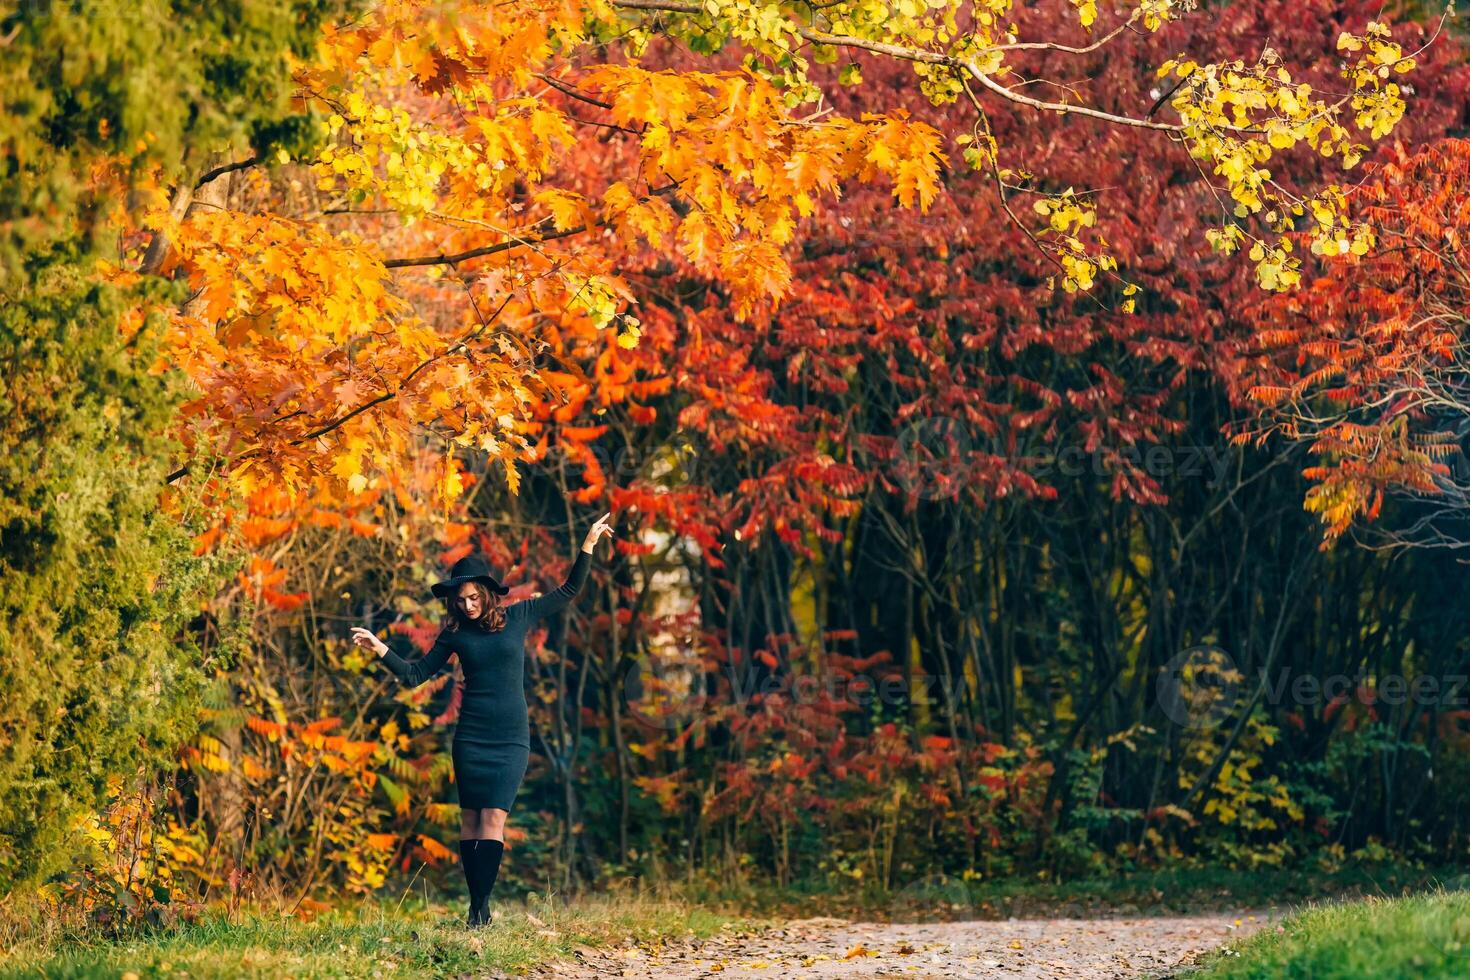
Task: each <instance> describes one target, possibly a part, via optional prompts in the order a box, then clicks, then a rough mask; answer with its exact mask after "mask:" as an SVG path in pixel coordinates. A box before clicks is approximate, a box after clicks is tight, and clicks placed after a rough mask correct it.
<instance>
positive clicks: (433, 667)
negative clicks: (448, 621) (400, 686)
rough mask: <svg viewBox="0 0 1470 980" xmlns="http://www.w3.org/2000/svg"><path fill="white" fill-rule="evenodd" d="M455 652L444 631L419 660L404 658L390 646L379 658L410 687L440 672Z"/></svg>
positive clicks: (416, 685)
mask: <svg viewBox="0 0 1470 980" xmlns="http://www.w3.org/2000/svg"><path fill="white" fill-rule="evenodd" d="M453 652H454V650H453V648H452V647H451V645H450V641H449V634H448V633H447V632H442V633H440V634H439V638H438V639H436V640H435V641H434V645H433V646H432V647H430V648H429V652H428V653H426V654H424V655H423V656H422V657H420V658H419V659H418V660H414V661H411V662H410V661H408V660H404V659H403V658H402V657H400V656H399V655H398V654H396V653H394V652H393V649H392V648H391V647H389V649H388V652H387V653H385V654H383V655H382V656H381V657H379V658H378V659H379V660H381V661H382V662H383V665H384V666H385V667H387V668H388V669H389V670H391V671H393V673H394V674H396V675H398V679H399V680H400V681H402V682H403V683H404V684H407V685H408V686H409V687H418V686H419V685H420V684H422V683H423V682H424V681H426V680H428V679H429V678H430V677H433V676H434V675H435V674H437V673H439V671H440V670H441V669H442V668H443V667H444V664H445V662H446V661H448V660H449V655H450V654H451V653H453Z"/></svg>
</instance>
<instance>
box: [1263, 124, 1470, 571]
mask: <svg viewBox="0 0 1470 980" xmlns="http://www.w3.org/2000/svg"><path fill="white" fill-rule="evenodd" d="M1347 200H1348V205H1349V207H1351V208H1353V209H1354V211H1355V213H1357V214H1358V215H1360V216H1361V218H1362V220H1365V221H1370V222H1372V223H1373V224H1374V225H1375V226H1376V227H1378V228H1379V229H1380V232H1379V236H1380V240H1381V241H1383V242H1384V243H1385V244H1387V245H1388V247H1385V248H1382V249H1379V250H1375V251H1374V252H1371V253H1368V254H1366V255H1361V256H1360V255H1353V254H1349V255H1343V256H1339V257H1337V258H1333V259H1327V260H1324V261H1323V262H1322V264H1321V267H1320V270H1319V273H1318V274H1317V275H1315V276H1314V277H1313V278H1312V280H1311V282H1310V283H1309V284H1308V285H1307V286H1306V287H1305V288H1303V289H1302V290H1300V291H1298V292H1296V293H1294V294H1291V295H1289V296H1285V297H1282V298H1281V299H1280V300H1278V301H1276V302H1274V303H1271V304H1269V305H1267V306H1265V307H1264V308H1263V309H1262V310H1261V311H1260V314H1259V316H1258V318H1257V324H1258V326H1259V328H1260V331H1261V334H1260V341H1261V342H1260V345H1259V348H1258V353H1257V357H1256V359H1255V360H1254V361H1253V362H1252V367H1253V368H1254V370H1253V371H1251V372H1250V374H1249V375H1248V379H1249V381H1250V382H1251V389H1250V393H1251V395H1252V396H1253V397H1254V398H1256V399H1257V400H1258V401H1260V402H1261V403H1262V404H1264V405H1265V406H1266V408H1267V415H1266V418H1265V420H1264V424H1263V425H1257V426H1254V427H1252V429H1253V431H1252V429H1246V428H1244V427H1243V430H1242V431H1243V435H1251V434H1254V435H1256V436H1257V437H1258V438H1264V437H1266V436H1268V435H1270V434H1272V433H1279V434H1281V435H1284V436H1287V437H1289V438H1291V439H1296V440H1303V441H1306V442H1308V443H1309V444H1310V447H1311V451H1312V453H1313V454H1314V455H1315V456H1316V460H1317V461H1316V463H1315V464H1314V465H1313V466H1311V467H1310V468H1309V469H1308V470H1307V475H1308V476H1309V477H1311V478H1312V480H1313V481H1314V486H1313V487H1312V490H1311V492H1310V493H1309V494H1308V495H1307V508H1308V509H1309V510H1311V511H1312V512H1313V513H1315V514H1317V515H1318V516H1319V517H1320V518H1321V521H1322V524H1323V525H1324V529H1325V531H1326V540H1325V542H1324V544H1330V543H1331V542H1332V541H1333V540H1335V539H1336V538H1338V537H1339V536H1341V535H1343V534H1344V533H1347V532H1349V531H1350V530H1352V529H1353V528H1354V527H1355V526H1357V527H1359V528H1362V527H1363V526H1364V525H1365V524H1369V523H1371V522H1373V521H1374V520H1375V519H1376V518H1378V517H1379V516H1380V515H1381V513H1382V511H1383V508H1384V504H1385V500H1386V499H1388V498H1390V497H1398V498H1400V507H1399V509H1398V512H1397V514H1396V515H1395V521H1393V522H1390V524H1391V526H1389V527H1387V528H1385V529H1384V530H1385V531H1386V532H1387V536H1386V538H1385V537H1383V536H1379V535H1375V539H1376V540H1377V541H1378V542H1379V543H1381V544H1388V545H1414V544H1418V545H1442V546H1449V547H1453V548H1461V547H1464V546H1465V545H1466V544H1467V542H1470V536H1467V532H1466V525H1465V507H1466V504H1467V502H1470V496H1467V494H1470V482H1467V479H1466V474H1465V467H1464V457H1463V453H1464V450H1465V441H1464V436H1465V433H1466V431H1467V417H1470V387H1467V385H1470V378H1467V376H1466V373H1465V353H1466V348H1465V344H1466V326H1467V316H1470V278H1467V275H1466V270H1465V266H1464V260H1463V251H1464V248H1465V241H1466V236H1467V235H1470V209H1467V204H1466V202H1467V200H1470V144H1467V142H1466V141H1465V140H1464V139H1445V140H1441V141H1437V142H1433V143H1429V144H1427V145H1424V146H1422V147H1417V148H1410V147H1400V148H1399V149H1398V150H1397V151H1396V152H1395V153H1394V154H1393V156H1392V157H1391V158H1389V159H1388V160H1386V161H1384V162H1383V164H1382V165H1381V166H1378V167H1375V168H1374V170H1373V172H1372V174H1371V176H1370V177H1369V179H1368V180H1366V181H1365V182H1364V183H1362V184H1360V185H1358V186H1357V187H1354V188H1353V189H1352V191H1351V192H1350V194H1349V195H1348V198H1347Z"/></svg>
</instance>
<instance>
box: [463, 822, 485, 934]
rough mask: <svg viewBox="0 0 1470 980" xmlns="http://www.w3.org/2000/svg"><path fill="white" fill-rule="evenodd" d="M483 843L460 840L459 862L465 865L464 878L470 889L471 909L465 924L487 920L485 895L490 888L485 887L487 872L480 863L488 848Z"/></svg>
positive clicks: (474, 923)
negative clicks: (481, 845)
mask: <svg viewBox="0 0 1470 980" xmlns="http://www.w3.org/2000/svg"><path fill="white" fill-rule="evenodd" d="M481 843H483V842H482V841H478V840H460V842H459V863H460V864H461V865H463V866H464V880H465V884H467V885H468V886H469V890H470V910H469V914H468V915H466V916H465V924H466V925H471V926H477V925H482V924H483V923H484V922H485V921H486V918H485V895H486V894H487V892H488V889H487V888H486V887H485V873H484V871H483V870H482V868H481V865H480V861H481V859H483V858H484V856H485V850H486V848H483V847H480V846H479V845H480V844H481Z"/></svg>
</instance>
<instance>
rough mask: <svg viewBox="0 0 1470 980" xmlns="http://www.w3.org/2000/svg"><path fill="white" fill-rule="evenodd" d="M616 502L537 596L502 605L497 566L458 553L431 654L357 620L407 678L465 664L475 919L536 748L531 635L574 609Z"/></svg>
mask: <svg viewBox="0 0 1470 980" xmlns="http://www.w3.org/2000/svg"><path fill="white" fill-rule="evenodd" d="M610 515H611V512H609V513H607V514H603V515H602V516H601V517H599V518H598V519H597V523H595V524H593V525H592V527H591V528H590V529H589V530H588V531H587V537H586V539H585V540H584V541H583V542H582V550H581V551H580V552H578V554H577V560H576V561H575V562H574V563H573V564H572V570H571V573H570V574H569V575H568V576H567V580H566V582H564V583H563V584H562V585H561V586H559V587H558V588H556V589H555V590H553V591H551V592H548V593H546V594H545V595H543V596H540V597H539V598H536V599H528V600H526V601H524V602H516V603H512V604H510V605H505V606H503V605H501V602H500V597H501V596H503V595H505V594H506V593H507V592H509V591H510V588H509V587H507V586H504V585H501V584H500V582H499V581H497V580H496V578H495V576H494V575H492V574H491V573H490V566H489V565H488V564H487V563H486V561H485V559H484V557H482V556H480V555H467V556H465V557H464V558H461V559H460V560H459V561H457V562H455V563H454V567H453V568H452V569H450V577H449V578H448V579H446V580H444V581H443V582H438V583H435V584H434V586H433V588H432V591H433V593H434V595H436V596H438V597H439V598H441V599H444V600H445V603H446V605H447V606H448V607H449V614H450V615H449V619H448V622H447V624H446V625H445V627H444V630H443V632H441V633H440V634H439V637H438V639H436V640H435V641H434V646H433V647H432V648H431V649H430V650H429V652H428V655H426V656H425V657H423V658H422V659H421V660H415V661H414V662H413V663H409V662H407V661H405V660H403V659H402V658H400V657H399V656H398V655H397V654H396V653H394V652H393V651H392V650H390V649H388V645H387V644H386V643H384V642H383V641H382V640H380V639H378V638H377V637H376V636H375V635H374V634H373V633H372V631H371V630H368V629H365V628H363V627H361V626H354V627H353V628H352V642H353V643H356V644H357V645H358V646H361V647H368V648H370V649H371V650H373V651H374V652H375V653H376V654H377V655H378V658H379V659H380V660H381V661H382V662H383V663H384V664H385V665H387V667H388V669H389V670H391V671H393V673H394V674H396V675H398V679H399V680H401V681H402V682H403V683H404V684H407V685H408V686H410V687H417V686H418V685H420V684H422V683H423V682H424V681H426V680H428V679H429V678H430V677H433V676H434V675H435V674H436V673H438V671H439V669H440V668H442V667H443V666H444V664H445V661H447V660H448V659H449V655H450V654H451V653H453V654H456V655H457V656H458V657H459V664H460V667H461V669H463V671H464V679H465V686H464V701H463V702H462V703H461V705H460V709H459V724H458V725H457V726H456V728H455V732H454V745H453V749H452V751H451V758H452V759H453V762H454V784H455V786H456V787H457V788H458V790H459V807H460V831H459V837H460V840H459V853H460V861H461V864H462V865H463V867H464V875H465V881H466V882H467V883H468V885H469V890H470V910H469V915H468V919H467V921H468V923H469V925H471V926H478V925H483V924H485V923H487V922H489V921H490V917H489V914H488V912H487V904H488V902H489V899H490V890H491V888H493V887H494V885H495V879H496V877H497V876H498V875H499V873H500V858H501V855H502V854H503V853H504V851H505V819H506V817H507V816H509V815H510V808H511V804H512V803H513V802H514V801H515V796H516V791H517V790H518V789H520V785H521V779H522V778H523V777H524V776H525V774H526V761H527V758H528V757H529V755H530V752H531V734H530V726H529V723H528V721H527V716H526V691H525V671H524V666H525V653H526V651H525V639H526V631H527V630H528V629H530V627H531V625H532V624H533V623H535V622H536V621H537V620H538V619H541V618H542V617H544V616H550V615H552V614H553V613H556V612H559V611H561V610H562V609H565V608H566V606H567V603H569V602H570V601H571V600H572V597H573V596H575V595H576V594H577V593H578V592H579V591H581V588H582V583H583V582H585V581H586V580H587V570H588V566H589V564H590V561H591V559H590V556H591V554H592V549H593V546H594V545H596V544H597V541H598V539H599V538H601V537H602V536H603V535H604V534H607V535H611V534H612V528H610V527H609V526H608V524H607V519H608V517H609V516H610Z"/></svg>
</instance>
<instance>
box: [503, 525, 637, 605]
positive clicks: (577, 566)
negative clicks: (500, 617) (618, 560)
mask: <svg viewBox="0 0 1470 980" xmlns="http://www.w3.org/2000/svg"><path fill="white" fill-rule="evenodd" d="M611 516H612V512H611V511H608V512H607V513H606V514H603V515H602V516H601V517H599V518H598V519H597V521H596V523H594V524H593V525H592V526H591V527H590V528H588V529H587V537H586V538H584V539H583V541H582V550H581V551H579V552H577V560H576V561H574V562H572V568H571V571H569V572H568V573H567V580H566V581H565V582H563V583H562V584H561V585H558V586H557V587H556V588H554V589H552V590H551V591H550V592H548V593H546V594H545V595H542V596H538V597H536V598H535V599H528V600H526V601H525V602H518V603H516V606H520V607H524V609H522V611H521V615H522V616H525V617H527V618H528V619H531V620H533V621H534V620H537V619H541V618H543V617H545V616H551V615H554V614H555V613H559V612H561V611H562V610H563V609H565V608H566V607H567V604H568V603H570V602H571V601H572V599H573V598H574V597H575V596H576V595H577V593H578V592H581V591H582V584H583V583H584V582H586V581H587V572H588V570H589V569H590V568H591V566H592V550H593V548H595V547H596V546H597V542H598V539H599V538H601V537H602V536H603V535H604V534H607V535H611V534H612V528H611V527H609V526H608V523H607V519H608V518H609V517H611ZM512 608H515V607H512Z"/></svg>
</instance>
